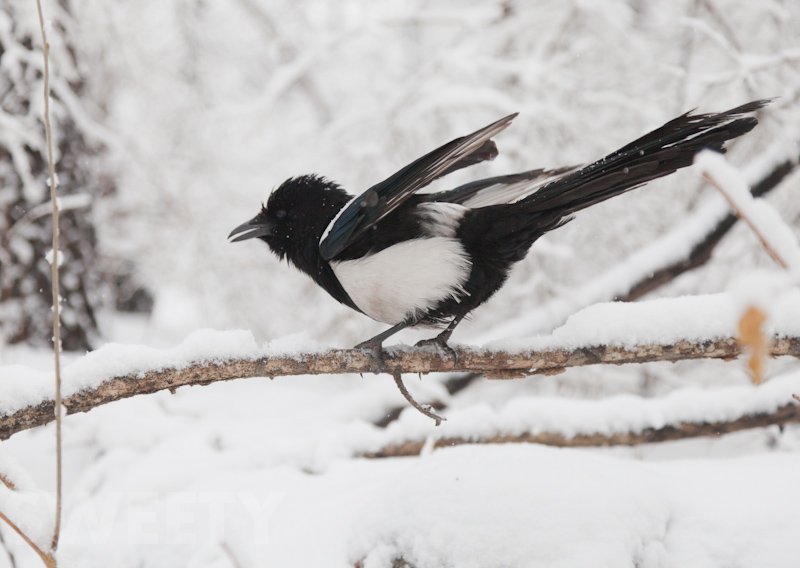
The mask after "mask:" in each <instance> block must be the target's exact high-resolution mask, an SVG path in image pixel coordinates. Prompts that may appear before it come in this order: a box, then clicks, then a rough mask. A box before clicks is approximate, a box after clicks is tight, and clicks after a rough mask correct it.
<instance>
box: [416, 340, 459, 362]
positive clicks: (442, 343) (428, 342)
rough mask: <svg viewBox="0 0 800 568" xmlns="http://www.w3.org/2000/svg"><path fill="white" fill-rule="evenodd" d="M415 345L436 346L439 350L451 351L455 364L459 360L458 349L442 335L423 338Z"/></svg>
mask: <svg viewBox="0 0 800 568" xmlns="http://www.w3.org/2000/svg"><path fill="white" fill-rule="evenodd" d="M414 347H436V348H437V349H438V350H439V351H443V352H446V353H449V354H450V356H451V357H452V358H453V364H454V365H455V364H456V363H457V362H458V353H456V350H455V349H453V348H452V347H450V346H449V345H448V344H447V339H446V338H444V337H442V336H441V335H437V336H436V337H434V338H432V339H423V340H422V341H418V342H417V343H416V344H415V345H414Z"/></svg>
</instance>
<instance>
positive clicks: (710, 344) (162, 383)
mask: <svg viewBox="0 0 800 568" xmlns="http://www.w3.org/2000/svg"><path fill="white" fill-rule="evenodd" d="M455 351H456V353H457V357H456V359H455V361H454V360H453V359H452V358H450V357H446V358H443V357H441V356H440V355H439V354H438V353H435V352H433V351H429V350H422V349H413V348H394V349H390V350H389V351H387V352H385V353H384V356H383V359H384V363H385V369H386V371H385V372H386V373H389V374H394V373H395V372H401V373H450V372H454V371H472V372H476V373H483V374H486V375H487V376H489V377H490V378H495V379H511V378H520V377H526V376H529V375H537V374H540V375H541V374H543V375H552V374H556V373H560V372H563V371H564V370H565V369H567V368H569V367H577V366H584V365H599V364H614V365H622V364H627V363H648V362H652V361H682V360H688V359H723V360H730V359H735V358H736V357H738V356H739V355H740V354H741V352H742V348H741V347H740V346H739V344H738V342H737V340H736V339H735V338H727V339H718V340H714V341H711V340H708V341H701V342H692V341H686V340H683V341H677V342H675V343H671V344H667V345H661V344H647V345H638V346H635V347H622V346H616V345H595V346H584V347H577V348H575V349H572V350H569V351H568V350H563V349H545V350H540V351H533V350H520V351H514V352H509V351H487V350H485V349H474V348H470V347H455ZM769 355H770V356H772V357H778V356H787V355H788V356H791V357H797V358H800V337H775V338H773V339H772V341H771V345H770V351H769ZM373 364H374V362H373V357H372V356H371V354H370V353H368V352H364V351H362V350H360V349H331V350H328V351H319V352H312V353H296V354H293V355H276V356H265V357H261V358H256V359H232V360H226V361H200V362H196V363H191V364H187V365H186V366H184V367H182V368H180V369H175V368H162V369H152V370H142V369H135V370H134V369H132V370H131V371H130V372H129V373H128V374H123V375H118V376H116V377H109V378H108V379H107V380H105V381H103V382H101V383H100V384H98V385H97V386H94V387H92V388H88V389H86V390H82V391H80V392H78V393H76V394H73V395H71V396H68V397H66V398H64V400H63V406H64V407H65V408H66V409H67V414H75V413H77V412H87V411H89V410H91V409H92V408H95V407H97V406H101V405H103V404H108V403H109V402H113V401H115V400H120V399H124V398H128V397H131V396H136V395H140V394H149V393H153V392H157V391H160V390H173V389H177V388H178V387H181V386H187V385H208V384H211V383H214V382H218V381H229V380H233V379H240V378H248V377H278V376H291V375H322V374H328V375H330V374H345V373H352V374H358V373H369V372H370V370H371V369H372V366H373ZM53 418H54V414H53V401H51V400H43V401H42V402H40V403H38V404H35V405H31V406H27V407H25V408H22V409H20V410H18V411H16V412H14V413H13V414H8V415H5V416H0V440H4V439H7V438H9V437H10V436H12V435H13V434H15V433H17V432H20V431H22V430H26V429H28V428H33V427H35V426H41V425H43V424H47V423H48V422H51V421H52V420H53Z"/></svg>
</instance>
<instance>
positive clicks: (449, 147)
mask: <svg viewBox="0 0 800 568" xmlns="http://www.w3.org/2000/svg"><path fill="white" fill-rule="evenodd" d="M516 116H517V114H516V113H514V114H512V115H509V116H507V117H505V118H501V119H500V120H498V121H497V122H493V123H492V124H490V125H489V126H486V127H484V128H481V129H480V130H477V131H476V132H473V133H472V134H469V135H467V136H463V137H461V138H456V139H455V140H453V141H451V142H448V143H447V144H445V145H444V146H441V147H439V148H437V149H436V150H434V151H432V152H430V153H428V154H426V155H424V156H422V157H421V158H419V159H418V160H415V161H414V162H412V163H411V164H409V165H407V166H406V167H404V168H403V169H402V170H400V171H398V172H397V173H395V174H394V175H392V176H391V177H389V178H387V179H386V180H384V181H382V182H380V183H378V184H376V185H373V186H372V187H371V188H369V189H368V190H367V191H365V192H364V193H362V194H361V195H359V196H358V197H357V198H355V199H353V200H352V201H351V202H350V203H349V204H348V205H347V206H346V207H345V209H344V211H342V213H341V214H340V215H339V216H338V217H337V218H336V219H335V221H334V222H333V226H332V227H331V229H330V231H329V232H328V234H327V235H326V236H325V237H324V238H323V239H322V242H320V245H319V250H320V254H321V255H322V258H324V259H325V260H331V259H333V258H334V257H336V255H337V254H339V253H341V252H342V251H343V250H344V249H346V248H347V247H348V246H349V245H350V244H352V243H353V241H355V240H356V239H357V238H358V237H359V235H361V234H362V233H363V232H364V231H366V230H367V229H369V228H370V227H372V226H373V225H375V223H377V222H378V221H380V220H381V219H383V218H384V217H386V215H388V214H389V213H391V212H392V211H394V210H395V209H397V207H399V206H400V205H401V204H402V203H403V202H404V201H405V200H406V199H408V198H409V197H410V196H411V195H413V194H414V192H416V191H418V190H419V189H421V188H423V187H425V186H426V185H428V184H429V183H431V182H432V181H433V180H435V179H437V178H439V177H441V176H443V175H446V174H448V173H450V172H452V171H455V170H457V169H460V168H463V167H466V166H469V165H472V164H474V163H477V162H479V161H483V160H487V159H492V158H494V156H496V155H497V149H496V147H495V146H494V143H489V142H490V138H491V137H492V136H494V135H495V134H497V133H499V132H501V131H503V130H504V129H505V128H507V127H508V125H509V124H510V123H511V121H512V120H513V119H514V117H516Z"/></svg>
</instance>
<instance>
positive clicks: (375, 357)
mask: <svg viewBox="0 0 800 568" xmlns="http://www.w3.org/2000/svg"><path fill="white" fill-rule="evenodd" d="M408 325H409V324H408V322H401V323H398V324H397V325H395V326H392V327H390V328H389V329H387V330H386V331H384V332H383V333H379V334H378V335H376V336H375V337H373V338H372V339H368V340H366V341H362V342H361V343H359V344H358V345H356V346H355V347H354V348H353V349H362V350H364V351H369V352H370V354H371V355H372V372H373V373H375V374H376V375H377V374H378V373H381V372H383V342H384V341H385V340H387V339H388V338H390V337H391V336H393V335H394V334H395V333H397V332H398V331H401V330H403V329H405V328H406V327H408Z"/></svg>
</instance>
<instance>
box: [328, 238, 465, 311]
mask: <svg viewBox="0 0 800 568" xmlns="http://www.w3.org/2000/svg"><path fill="white" fill-rule="evenodd" d="M471 267H472V263H471V262H470V260H469V257H468V255H467V253H466V251H465V250H464V247H463V246H462V245H461V243H459V242H458V241H457V240H455V239H450V238H445V237H433V238H428V239H414V240H410V241H405V242H402V243H399V244H396V245H393V246H391V247H389V248H387V249H384V250H382V251H380V252H378V253H375V254H371V255H368V256H365V257H363V258H359V259H356V260H344V261H340V262H331V268H333V272H334V274H336V278H338V279H339V282H341V284H342V286H343V287H344V289H345V290H346V291H347V293H348V294H349V295H350V298H351V299H352V300H353V302H355V304H356V305H357V306H358V307H359V309H360V310H361V311H362V312H364V313H365V314H367V315H368V316H369V317H371V318H372V319H374V320H377V321H380V322H384V323H388V324H392V325H394V324H398V323H400V322H402V321H405V320H406V319H408V318H409V317H410V316H413V315H414V314H419V313H421V312H424V311H426V310H429V309H430V308H432V307H434V306H435V305H436V304H437V303H438V302H439V301H441V300H443V299H445V298H447V297H449V296H453V297H456V296H457V294H459V293H461V294H463V286H464V284H466V282H467V279H468V278H469V273H470V270H471Z"/></svg>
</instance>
